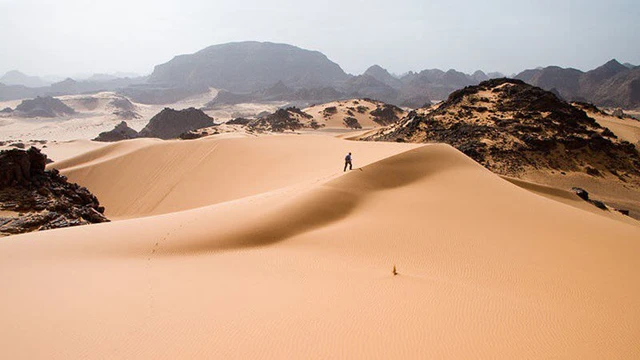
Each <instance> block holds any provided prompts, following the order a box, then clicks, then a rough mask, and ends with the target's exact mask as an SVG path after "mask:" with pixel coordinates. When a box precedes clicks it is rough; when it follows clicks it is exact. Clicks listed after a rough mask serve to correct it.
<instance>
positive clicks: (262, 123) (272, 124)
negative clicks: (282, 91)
mask: <svg viewBox="0 0 640 360" xmlns="http://www.w3.org/2000/svg"><path fill="white" fill-rule="evenodd" d="M312 119H313V117H312V116H311V115H309V114H307V113H305V112H303V111H302V110H300V109H298V108H295V107H290V108H286V109H278V110H277V111H276V112H275V113H273V114H270V115H267V116H264V117H261V118H258V119H255V120H252V121H251V122H249V123H248V124H247V127H248V128H250V129H253V130H257V131H273V132H284V131H287V130H288V131H296V130H301V129H304V128H311V129H317V128H319V127H320V125H319V124H318V123H317V122H316V121H314V120H312Z"/></svg>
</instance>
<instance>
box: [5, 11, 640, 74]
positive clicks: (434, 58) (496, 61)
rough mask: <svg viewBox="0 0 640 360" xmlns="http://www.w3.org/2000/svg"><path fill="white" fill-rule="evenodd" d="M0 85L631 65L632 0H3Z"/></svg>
mask: <svg viewBox="0 0 640 360" xmlns="http://www.w3.org/2000/svg"><path fill="white" fill-rule="evenodd" d="M0 26H1V30H0V46H1V47H2V55H1V56H0V74H3V73H5V72H6V71H8V70H13V69H19V70H21V71H23V72H25V73H28V74H31V75H54V74H55V75H64V76H69V75H74V74H79V73H112V72H116V71H122V72H136V73H140V74H148V73H150V72H151V71H152V70H153V66H154V65H157V64H160V63H164V62H166V61H168V60H170V59H171V58H172V57H173V56H175V55H178V54H185V53H193V52H195V51H198V50H200V49H202V48H205V47H207V46H209V45H214V44H220V43H225V42H231V41H243V40H258V41H272V42H281V43H288V44H292V45H296V46H299V47H302V48H306V49H311V50H318V51H321V52H323V53H324V54H325V55H327V56H328V57H329V59H331V60H333V61H335V62H337V63H338V64H340V65H341V66H342V68H343V69H344V70H345V71H347V72H349V73H352V74H360V73H362V72H363V71H364V70H366V68H367V67H369V66H370V65H372V64H380V65H382V66H383V67H385V68H387V69H389V70H390V71H392V72H396V73H402V72H406V71H409V70H422V69H428V68H441V69H444V70H447V69H450V68H455V69H458V70H461V71H465V72H473V71H474V70H476V69H482V70H485V71H501V72H504V73H507V74H510V73H513V72H519V71H521V70H524V69H526V68H534V67H537V66H541V65H542V66H546V65H560V66H564V67H568V66H571V67H576V68H578V69H583V70H588V69H591V68H594V67H596V66H598V65H601V64H603V63H604V62H606V61H608V60H610V59H611V58H617V59H618V60H620V61H621V62H631V63H633V64H640V1H638V0H609V1H603V0H597V1H595V0H582V1H571V0H531V1H519V0H493V1H492V0H487V1H471V0H457V1H428V0H392V1H390V0H367V1H356V0H339V1H338V0H325V1H315V2H313V3H312V2H305V1H289V0H236V1H216V0H180V1H169V0H109V1H102V0H95V1H89V0H55V1H54V0H0Z"/></svg>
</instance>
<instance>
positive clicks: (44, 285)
mask: <svg viewBox="0 0 640 360" xmlns="http://www.w3.org/2000/svg"><path fill="white" fill-rule="evenodd" d="M48 150H49V151H51V153H52V157H56V158H57V161H56V162H55V163H53V164H51V165H50V166H52V167H56V168H58V169H60V170H61V171H62V172H63V173H64V174H66V175H67V176H68V177H69V179H70V180H71V181H74V182H78V183H80V184H81V185H83V186H86V187H88V188H89V189H90V190H91V191H92V192H94V193H95V194H96V195H97V196H98V198H99V199H100V201H101V202H102V203H103V204H104V205H105V206H106V208H107V215H108V216H109V217H110V218H112V219H114V221H113V222H111V223H105V224H98V225H90V226H83V227H76V228H66V229H58V230H51V231H44V232H38V233H30V234H25V235H18V236H10V237H7V238H2V239H0V287H1V288H2V289H3V294H2V296H1V297H0V318H1V319H2V322H1V323H0V354H1V355H2V358H7V359H18V358H24V359H33V358H47V359H52V358H54V359H70V358H91V359H93V358H96V359H98V358H99V359H105V358H110V359H112V358H153V359H175V358H240V359H246V358H304V359H313V358H316V359H326V358H367V359H370V358H384V359H388V358H402V359H406V358H416V359H425V358H427V359H429V358H454V359H461V358H486V359H498V358H500V359H522V358H561V359H567V358H572V359H609V358H616V359H637V358H639V357H640V340H639V339H640V308H639V307H638V300H639V298H640V281H639V280H640V279H639V275H638V274H639V272H638V269H639V265H638V264H639V261H638V260H639V259H640V226H639V223H638V222H637V221H635V220H633V219H630V218H628V217H625V216H623V215H621V214H618V213H615V212H611V211H606V212H605V211H601V210H598V209H595V208H593V207H592V206H591V205H590V204H588V203H585V202H583V201H582V200H580V199H578V198H577V197H576V196H574V195H572V194H571V193H570V192H568V191H566V190H559V189H553V188H548V187H544V186H542V185H536V184H531V183H524V182H522V183H518V181H515V180H512V181H513V182H512V181H509V180H508V179H503V178H501V177H499V176H497V175H495V174H493V173H491V172H489V171H488V170H486V169H484V168H483V167H481V166H480V165H478V164H477V163H475V162H474V161H472V160H471V159H469V158H467V157H466V156H464V155H463V154H462V153H460V152H458V151H457V150H455V149H454V148H452V147H450V146H447V145H439V144H434V145H424V146H419V145H410V144H397V143H365V142H353V141H348V140H344V139H340V138H337V137H334V136H328V135H326V134H316V135H307V134H304V135H280V136H278V135H272V136H258V137H256V136H249V135H243V134H224V135H217V136H211V137H206V138H202V139H198V140H192V141H161V140H149V139H140V140H131V141H124V142H120V143H115V144H108V145H103V144H100V145H95V144H93V143H91V142H88V141H85V142H71V143H59V144H52V146H51V147H49V148H48ZM349 151H350V152H352V153H353V157H354V169H353V170H352V171H347V172H343V162H342V159H343V158H344V155H345V154H346V153H347V152H349ZM53 154H57V155H55V156H54V155H53ZM514 183H518V185H519V186H518V185H516V184H514ZM394 266H395V267H396V269H397V271H398V275H395V276H394V275H393V274H392V269H393V268H394Z"/></svg>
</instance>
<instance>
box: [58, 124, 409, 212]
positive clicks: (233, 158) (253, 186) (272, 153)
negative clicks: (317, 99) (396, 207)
mask: <svg viewBox="0 0 640 360" xmlns="http://www.w3.org/2000/svg"><path fill="white" fill-rule="evenodd" d="M417 146H418V145H408V144H371V143H364V142H362V143H360V142H348V141H344V140H338V139H334V138H331V137H326V136H265V137H258V138H256V137H247V136H246V135H240V134H228V135H221V136H213V137H208V138H203V139H199V140H194V141H160V140H152V139H138V140H133V141H124V142H119V143H116V144H112V145H109V146H107V147H103V148H100V149H98V150H95V151H91V152H88V153H86V154H83V155H81V156H79V157H77V158H72V159H68V160H66V161H62V162H57V163H55V164H54V165H53V166H55V167H56V168H57V169H59V170H61V172H62V173H63V174H65V175H67V176H68V177H69V179H70V180H71V181H74V182H77V183H80V184H83V185H84V186H86V187H88V188H89V189H91V191H92V192H93V193H94V194H96V196H98V199H100V201H101V202H102V203H103V204H104V205H105V207H106V208H107V215H108V216H109V217H114V218H128V217H138V216H147V215H157V214H164V213H169V212H174V211H179V210H186V209H190V208H195V207H200V206H205V205H211V204H215V203H219V202H224V201H230V200H234V199H238V198H241V197H245V196H250V195H255V194H259V193H264V192H269V191H272V190H276V189H279V188H283V187H286V186H291V185H298V186H304V185H305V184H307V185H308V184H314V183H317V182H318V181H319V180H321V179H327V178H329V177H332V176H336V175H339V174H342V170H343V162H342V159H343V158H344V156H345V154H346V153H347V152H349V151H351V152H353V153H354V161H355V165H356V166H362V165H366V164H369V163H371V162H374V161H377V160H380V159H382V158H384V157H388V156H390V155H393V154H397V153H398V152H401V151H406V150H408V149H412V148H416V147H417ZM112 174H118V176H117V177H116V176H113V175H112Z"/></svg>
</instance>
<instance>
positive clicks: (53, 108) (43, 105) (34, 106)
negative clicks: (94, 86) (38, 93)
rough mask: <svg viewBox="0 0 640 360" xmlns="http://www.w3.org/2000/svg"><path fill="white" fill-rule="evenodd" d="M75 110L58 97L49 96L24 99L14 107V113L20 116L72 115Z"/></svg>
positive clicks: (50, 116)
mask: <svg viewBox="0 0 640 360" xmlns="http://www.w3.org/2000/svg"><path fill="white" fill-rule="evenodd" d="M73 114H75V110H74V109H72V108H70V107H68V106H67V105H65V104H64V103H63V102H62V101H60V100H59V99H56V98H53V97H51V96H46V97H37V98H35V99H32V100H24V101H22V102H21V103H20V105H18V106H17V107H16V109H15V114H14V115H17V116H21V117H27V118H33V117H49V118H52V117H58V116H65V115H73Z"/></svg>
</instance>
